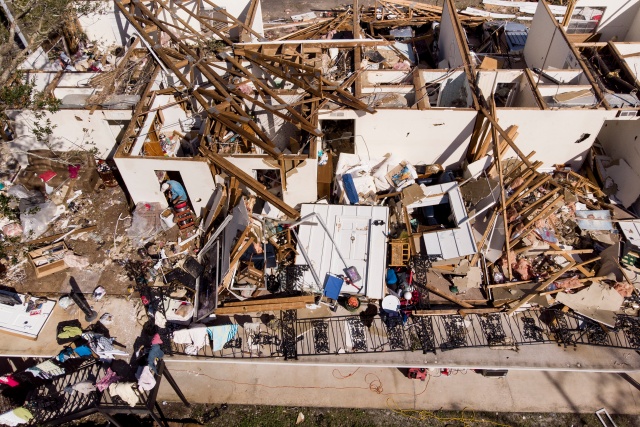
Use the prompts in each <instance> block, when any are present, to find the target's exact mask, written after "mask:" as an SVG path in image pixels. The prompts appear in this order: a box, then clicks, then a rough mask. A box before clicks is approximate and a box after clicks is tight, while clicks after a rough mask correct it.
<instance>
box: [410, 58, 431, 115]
mask: <svg viewBox="0 0 640 427" xmlns="http://www.w3.org/2000/svg"><path fill="white" fill-rule="evenodd" d="M413 86H414V87H415V92H416V105H417V106H418V110H428V109H430V108H431V105H430V103H429V96H428V95H427V84H426V83H425V81H424V77H423V76H422V73H421V72H420V69H419V68H418V67H416V68H414V69H413Z"/></svg>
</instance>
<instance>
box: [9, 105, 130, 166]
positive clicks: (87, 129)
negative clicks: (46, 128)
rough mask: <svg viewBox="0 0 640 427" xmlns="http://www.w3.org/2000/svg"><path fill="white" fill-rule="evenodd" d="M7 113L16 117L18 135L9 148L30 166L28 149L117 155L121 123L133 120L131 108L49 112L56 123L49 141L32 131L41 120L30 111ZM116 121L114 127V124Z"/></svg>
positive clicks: (50, 117)
mask: <svg viewBox="0 0 640 427" xmlns="http://www.w3.org/2000/svg"><path fill="white" fill-rule="evenodd" d="M7 115H8V116H9V117H10V118H11V119H12V120H14V124H13V127H14V131H15V134H16V137H15V138H14V139H13V140H12V141H9V142H8V144H9V147H10V148H11V150H12V152H13V156H14V157H15V158H16V159H17V160H18V162H19V163H20V164H21V165H23V166H26V165H27V164H28V163H29V161H28V159H27V155H26V151H28V150H38V149H54V150H56V151H70V150H78V149H84V150H92V149H94V148H95V149H96V150H97V153H96V157H98V158H102V159H106V158H109V157H111V156H113V154H114V152H115V149H116V147H117V145H116V137H117V136H118V133H119V131H120V130H121V126H122V125H123V123H124V124H126V123H127V122H128V121H129V120H131V110H97V111H95V112H94V113H93V114H91V112H90V111H89V110H85V109H79V110H75V109H74V110H59V111H57V112H56V113H55V114H50V113H45V115H46V118H47V119H50V120H51V125H52V126H55V129H54V131H53V134H52V135H51V136H50V138H49V141H48V142H47V144H45V143H43V142H40V141H38V140H37V139H36V137H35V135H33V133H32V129H33V126H34V123H35V122H36V121H37V120H36V119H35V118H34V116H33V113H32V112H31V111H29V110H24V111H10V112H8V113H7ZM110 123H113V126H112V125H111V124H110Z"/></svg>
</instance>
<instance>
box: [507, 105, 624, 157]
mask: <svg viewBox="0 0 640 427" xmlns="http://www.w3.org/2000/svg"><path fill="white" fill-rule="evenodd" d="M615 115H616V112H615V111H607V110H571V109H566V110H511V109H498V111H497V118H498V120H499V123H500V126H501V127H502V128H503V129H506V128H507V127H509V126H511V125H517V126H518V137H517V138H516V140H515V143H516V144H517V146H518V148H519V149H520V150H521V151H522V152H523V153H524V154H525V155H528V154H529V153H531V152H532V151H535V152H536V154H535V155H534V156H533V157H532V160H534V161H535V160H539V161H542V162H543V163H544V164H543V166H542V167H543V168H552V167H553V165H554V164H560V163H566V164H568V165H570V166H571V167H572V168H573V169H578V168H579V167H580V166H581V165H582V163H583V162H584V161H585V159H586V155H587V152H588V150H589V148H591V145H592V144H593V142H594V141H595V139H596V137H597V136H598V133H599V132H600V129H601V128H602V125H603V123H604V121H605V120H606V119H608V118H612V117H615ZM585 133H587V134H589V135H590V136H589V137H588V138H587V139H586V140H584V141H582V142H580V143H576V141H577V140H578V139H580V137H581V136H582V134H585ZM515 156H516V154H515V153H514V152H513V150H511V149H509V150H508V151H507V153H506V154H505V158H509V157H515Z"/></svg>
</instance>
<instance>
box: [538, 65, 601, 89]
mask: <svg viewBox="0 0 640 427" xmlns="http://www.w3.org/2000/svg"><path fill="white" fill-rule="evenodd" d="M544 72H545V74H548V75H550V76H551V77H553V78H554V79H556V80H558V81H560V82H562V83H566V84H570V85H577V84H581V85H587V84H589V80H588V79H587V76H586V75H585V74H584V71H582V70H555V69H549V68H547V69H545V70H544ZM538 82H541V84H552V83H547V79H545V78H544V77H541V76H539V75H538V74H536V73H533V84H534V85H536V84H538Z"/></svg>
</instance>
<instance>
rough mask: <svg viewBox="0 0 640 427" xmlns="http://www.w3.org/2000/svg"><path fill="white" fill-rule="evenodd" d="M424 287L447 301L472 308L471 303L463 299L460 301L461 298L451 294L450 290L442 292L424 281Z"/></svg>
mask: <svg viewBox="0 0 640 427" xmlns="http://www.w3.org/2000/svg"><path fill="white" fill-rule="evenodd" d="M424 287H425V288H427V289H428V290H429V292H432V293H434V294H436V295H438V296H440V297H442V298H444V299H446V300H447V301H451V302H453V303H456V304H458V305H459V306H461V307H464V308H474V307H473V305H471V304H469V303H467V302H465V301H462V300H461V299H459V298H457V297H456V296H455V295H453V294H452V293H451V292H449V293H447V292H443V291H441V290H440V289H438V288H436V287H435V286H433V285H430V284H428V283H425V284H424Z"/></svg>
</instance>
